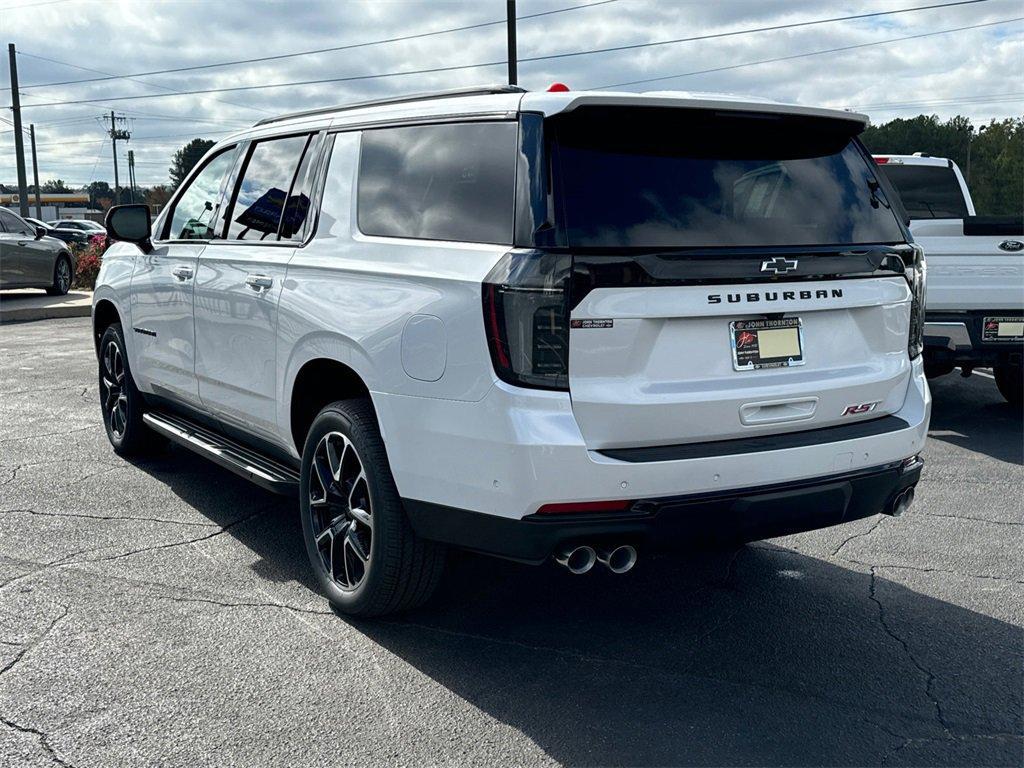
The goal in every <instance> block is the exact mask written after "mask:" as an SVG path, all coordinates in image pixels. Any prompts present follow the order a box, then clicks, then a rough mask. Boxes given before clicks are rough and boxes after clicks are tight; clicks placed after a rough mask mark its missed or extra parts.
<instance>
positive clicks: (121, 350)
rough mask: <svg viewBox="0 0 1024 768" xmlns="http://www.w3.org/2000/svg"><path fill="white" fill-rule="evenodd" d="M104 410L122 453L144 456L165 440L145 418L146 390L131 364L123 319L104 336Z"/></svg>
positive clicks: (113, 440) (106, 424)
mask: <svg viewBox="0 0 1024 768" xmlns="http://www.w3.org/2000/svg"><path fill="white" fill-rule="evenodd" d="M99 380H100V410H101V411H102V413H103V426H104V428H105V429H106V430H107V439H108V440H109V441H110V444H111V446H113V448H114V453H116V454H118V455H119V456H125V457H128V456H142V455H145V454H148V453H150V452H152V451H153V450H154V449H155V448H157V447H159V446H160V445H161V444H162V441H161V440H160V438H159V436H158V435H157V434H156V433H155V432H153V431H152V430H150V429H149V428H148V427H147V426H146V425H145V424H143V422H142V414H143V413H144V408H143V400H142V394H141V393H140V392H139V390H138V389H137V388H136V386H135V381H134V380H133V379H132V373H131V369H130V368H129V367H128V354H127V347H125V343H124V332H123V331H122V330H121V324H120V323H113V324H111V325H110V326H108V327H107V329H106V330H105V331H104V332H103V336H102V338H101V339H100V353H99Z"/></svg>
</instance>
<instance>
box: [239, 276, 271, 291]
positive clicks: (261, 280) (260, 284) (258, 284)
mask: <svg viewBox="0 0 1024 768" xmlns="http://www.w3.org/2000/svg"><path fill="white" fill-rule="evenodd" d="M245 284H246V285H248V286H249V287H250V288H252V289H253V290H254V291H266V290H268V289H269V288H270V286H272V285H273V284H274V278H272V277H270V276H269V275H249V276H248V277H246V278H245Z"/></svg>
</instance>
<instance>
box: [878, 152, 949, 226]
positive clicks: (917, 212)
mask: <svg viewBox="0 0 1024 768" xmlns="http://www.w3.org/2000/svg"><path fill="white" fill-rule="evenodd" d="M878 167H879V169H880V170H881V171H882V173H884V174H885V175H886V176H888V177H889V181H890V182H892V185H893V186H894V187H896V192H897V193H898V194H899V196H900V199H901V200H902V201H903V207H904V208H906V209H907V215H908V216H910V218H911V219H962V218H963V217H964V216H966V215H967V203H965V202H964V194H963V192H961V191H960V181H959V180H958V179H957V177H956V174H955V173H953V169H952V168H950V167H949V166H948V165H895V164H893V163H887V164H885V165H880V166H878Z"/></svg>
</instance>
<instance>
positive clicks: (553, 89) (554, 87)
mask: <svg viewBox="0 0 1024 768" xmlns="http://www.w3.org/2000/svg"><path fill="white" fill-rule="evenodd" d="M568 90H569V86H568V85H566V84H565V83H552V84H551V85H549V86H548V93H566V92H567V91H568Z"/></svg>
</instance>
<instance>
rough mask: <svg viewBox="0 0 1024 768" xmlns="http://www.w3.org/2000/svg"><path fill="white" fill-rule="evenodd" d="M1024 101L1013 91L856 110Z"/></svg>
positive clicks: (1022, 94)
mask: <svg viewBox="0 0 1024 768" xmlns="http://www.w3.org/2000/svg"><path fill="white" fill-rule="evenodd" d="M1021 100H1024V91H1011V92H1007V93H988V94H980V95H974V96H949V97H947V98H945V99H924V100H921V101H889V102H882V103H879V104H858V105H856V106H855V107H853V108H854V109H882V108H884V107H898V108H900V109H903V108H912V107H931V106H945V105H951V106H956V105H958V104H973V103H977V104H994V103H997V102H1003V101H1021Z"/></svg>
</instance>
